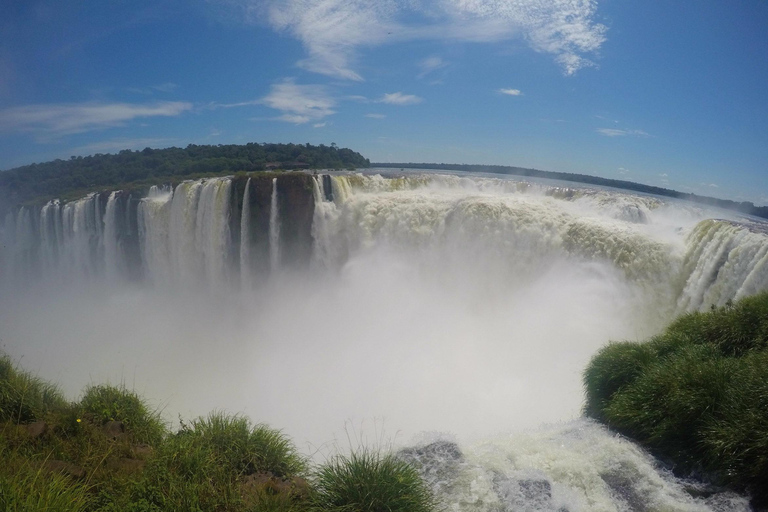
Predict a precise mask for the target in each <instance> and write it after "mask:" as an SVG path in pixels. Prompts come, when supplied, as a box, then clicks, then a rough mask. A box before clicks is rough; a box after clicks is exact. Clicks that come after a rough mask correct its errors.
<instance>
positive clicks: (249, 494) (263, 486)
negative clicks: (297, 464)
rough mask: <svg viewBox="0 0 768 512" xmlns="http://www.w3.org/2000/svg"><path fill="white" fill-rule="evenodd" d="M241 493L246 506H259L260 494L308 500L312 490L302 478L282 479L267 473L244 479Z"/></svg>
mask: <svg viewBox="0 0 768 512" xmlns="http://www.w3.org/2000/svg"><path fill="white" fill-rule="evenodd" d="M240 492H241V496H242V498H243V500H244V501H245V502H246V504H249V505H252V506H254V505H258V504H259V500H258V497H259V494H269V495H273V496H274V495H282V496H285V497H286V498H307V497H308V496H309V493H310V488H309V483H308V482H307V481H306V480H304V479H303V478H301V477H298V476H295V477H292V478H280V477H277V476H275V475H273V474H272V473H270V472H269V471H265V472H258V473H254V474H251V475H246V476H245V477H243V479H242V481H241V487H240Z"/></svg>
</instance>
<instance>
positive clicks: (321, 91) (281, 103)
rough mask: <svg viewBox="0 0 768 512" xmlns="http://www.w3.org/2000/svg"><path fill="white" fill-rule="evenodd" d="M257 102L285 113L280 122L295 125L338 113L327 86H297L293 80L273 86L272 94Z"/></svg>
mask: <svg viewBox="0 0 768 512" xmlns="http://www.w3.org/2000/svg"><path fill="white" fill-rule="evenodd" d="M257 102H258V103H261V104H263V105H266V106H268V107H270V108H273V109H275V110H280V111H281V112H283V115H281V116H279V117H278V118H277V119H278V120H280V121H286V122H289V123H295V124H303V123H308V122H310V121H319V120H321V119H323V118H324V117H327V116H329V115H331V114H335V113H336V111H335V110H333V108H334V107H335V106H336V101H335V100H334V99H333V98H332V97H331V95H330V94H329V92H328V89H327V88H326V87H325V86H322V85H297V84H295V83H293V81H292V80H284V81H283V82H281V83H278V84H273V85H272V89H271V91H270V93H269V94H268V95H266V96H265V97H264V98H262V99H260V100H257ZM247 103H250V102H247ZM247 103H244V104H242V105H245V104H247Z"/></svg>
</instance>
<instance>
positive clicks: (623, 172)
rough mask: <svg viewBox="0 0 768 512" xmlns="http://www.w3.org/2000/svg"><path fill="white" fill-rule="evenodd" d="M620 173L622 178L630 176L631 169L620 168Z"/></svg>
mask: <svg viewBox="0 0 768 512" xmlns="http://www.w3.org/2000/svg"><path fill="white" fill-rule="evenodd" d="M618 172H619V174H621V175H622V176H626V175H627V174H629V169H625V168H624V167H619V170H618Z"/></svg>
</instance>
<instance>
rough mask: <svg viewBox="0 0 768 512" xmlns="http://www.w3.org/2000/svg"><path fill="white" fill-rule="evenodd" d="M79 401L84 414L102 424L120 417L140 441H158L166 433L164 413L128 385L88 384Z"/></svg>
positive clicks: (127, 429) (152, 442)
mask: <svg viewBox="0 0 768 512" xmlns="http://www.w3.org/2000/svg"><path fill="white" fill-rule="evenodd" d="M79 405H80V410H81V411H82V413H81V415H82V416H84V417H88V418H90V419H91V420H92V421H93V422H94V423H96V424H98V425H104V424H106V423H108V422H110V421H118V422H120V423H122V424H123V426H124V427H125V430H126V431H127V432H130V433H131V435H132V436H133V438H134V439H135V440H136V441H138V442H141V443H149V444H156V443H158V442H160V440H161V439H162V438H163V436H164V435H165V431H166V428H165V425H163V422H162V421H161V420H160V414H159V413H158V412H157V411H150V410H149V408H148V407H147V405H146V404H145V403H144V400H142V398H141V397H139V395H137V394H136V393H134V392H133V391H130V390H128V389H126V388H125V386H119V387H118V386H111V385H100V386H88V387H87V388H86V389H85V393H84V395H83V397H82V398H81V399H80V404H79Z"/></svg>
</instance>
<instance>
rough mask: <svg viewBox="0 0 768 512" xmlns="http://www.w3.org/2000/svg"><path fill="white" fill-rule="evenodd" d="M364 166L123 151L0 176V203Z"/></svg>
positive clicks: (296, 148)
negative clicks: (237, 175) (235, 176)
mask: <svg viewBox="0 0 768 512" xmlns="http://www.w3.org/2000/svg"><path fill="white" fill-rule="evenodd" d="M369 165H370V162H369V161H368V159H366V158H365V157H363V156H362V155H361V154H360V153H357V152H355V151H352V150H351V149H347V148H339V147H337V146H336V144H335V143H331V145H330V146H325V145H323V144H320V145H319V146H312V145H310V144H305V145H302V144H267V143H262V144H259V143H249V144H245V145H234V144H230V145H218V146H198V145H195V144H190V145H189V146H187V147H186V148H175V147H174V148H167V149H151V148H145V149H143V150H141V151H131V150H130V149H126V150H123V151H120V152H119V153H117V154H114V155H103V154H96V155H93V156H86V157H82V156H78V157H74V156H73V157H71V158H70V159H69V160H54V161H52V162H45V163H39V164H31V165H25V166H23V167H17V168H15V169H10V170H7V171H3V172H0V198H4V199H5V200H6V201H7V202H8V203H9V204H20V203H30V202H35V203H37V202H44V201H48V200H50V199H53V198H65V197H78V195H77V194H79V195H80V196H82V195H85V193H87V192H90V191H94V190H99V189H103V188H122V187H124V186H125V185H128V184H134V185H135V184H141V183H144V184H155V183H163V182H167V181H172V180H174V178H176V179H178V178H179V177H181V178H184V179H186V178H188V177H191V176H199V175H215V174H234V173H236V172H252V171H262V170H267V169H295V168H308V169H347V168H361V167H363V168H364V167H368V166H369Z"/></svg>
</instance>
